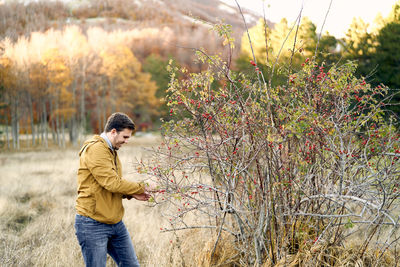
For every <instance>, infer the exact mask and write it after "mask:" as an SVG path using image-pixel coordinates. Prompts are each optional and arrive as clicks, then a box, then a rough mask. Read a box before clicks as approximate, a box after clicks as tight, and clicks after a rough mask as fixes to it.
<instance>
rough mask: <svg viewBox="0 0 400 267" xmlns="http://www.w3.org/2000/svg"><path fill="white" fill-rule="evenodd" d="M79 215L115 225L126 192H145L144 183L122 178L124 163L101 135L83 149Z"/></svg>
mask: <svg viewBox="0 0 400 267" xmlns="http://www.w3.org/2000/svg"><path fill="white" fill-rule="evenodd" d="M79 156H80V161H79V169H78V198H77V200H76V210H77V212H78V214H80V215H83V216H86V217H90V218H92V219H94V220H96V221H99V222H102V223H107V224H114V223H118V222H119V221H121V220H122V217H123V215H124V207H123V206H122V197H123V195H133V194H142V193H144V186H143V185H141V184H139V183H135V182H130V181H127V180H124V179H122V177H121V176H122V171H121V162H120V161H119V158H118V155H117V153H116V152H115V151H113V150H111V149H110V148H109V146H108V144H107V142H106V141H105V140H104V139H103V138H101V137H100V136H99V135H95V136H94V137H93V138H91V139H90V140H88V141H86V142H85V143H84V145H83V147H82V148H81V150H80V152H79Z"/></svg>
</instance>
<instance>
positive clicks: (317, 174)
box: [139, 51, 400, 265]
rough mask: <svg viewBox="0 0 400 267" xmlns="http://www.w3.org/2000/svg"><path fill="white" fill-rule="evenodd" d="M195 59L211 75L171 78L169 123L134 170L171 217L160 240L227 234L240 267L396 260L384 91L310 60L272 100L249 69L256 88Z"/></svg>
mask: <svg viewBox="0 0 400 267" xmlns="http://www.w3.org/2000/svg"><path fill="white" fill-rule="evenodd" d="M198 58H199V60H201V61H203V62H208V66H209V67H208V69H207V70H205V71H202V72H200V73H187V71H186V70H185V69H178V68H174V67H171V68H170V73H171V82H170V88H169V94H170V97H169V99H168V100H169V107H170V120H169V121H168V122H165V123H164V125H163V141H162V143H161V144H160V146H159V147H158V148H155V151H154V153H155V156H154V157H153V159H152V162H151V163H148V164H147V163H146V164H142V165H141V166H139V170H140V172H142V173H147V174H149V175H151V176H152V177H154V179H155V180H156V182H157V183H158V185H159V193H158V194H157V196H155V198H154V201H155V203H165V202H166V203H169V205H171V207H173V208H172V209H169V210H170V211H171V210H172V212H170V213H169V214H165V215H166V216H167V217H168V218H169V220H168V222H169V225H168V226H167V227H164V228H162V231H178V230H183V229H193V228H210V229H214V230H213V231H214V233H216V234H217V235H218V236H220V235H221V232H225V233H229V234H231V235H232V236H233V237H234V240H235V247H236V250H237V257H238V261H237V263H238V264H241V265H254V264H259V265H261V264H263V263H265V262H270V263H272V264H275V263H277V262H278V261H280V260H281V259H283V258H285V257H287V256H289V255H294V254H296V253H299V252H301V251H305V250H308V251H312V248H315V247H316V246H318V245H319V246H320V245H321V244H323V245H325V246H326V247H327V248H329V247H334V246H342V247H343V246H350V245H351V242H350V241H351V240H358V241H357V242H358V244H359V246H358V249H357V250H356V251H357V253H358V254H357V257H358V258H359V259H362V258H363V257H364V255H365V253H366V252H367V251H368V250H369V249H373V250H374V251H376V255H377V256H376V262H377V263H378V262H379V260H380V259H383V258H384V256H385V255H386V254H385V253H388V252H387V251H392V252H393V251H396V249H398V242H397V241H398V238H399V232H398V226H399V210H400V209H399V200H398V197H399V182H400V181H399V166H400V165H399V157H400V145H399V134H398V132H397V131H396V127H395V125H393V123H392V122H393V121H394V120H392V119H391V118H388V117H387V116H386V117H384V114H385V113H384V111H385V104H386V103H388V102H389V98H390V96H388V95H387V91H388V90H387V88H386V87H384V86H378V87H376V88H372V87H371V86H370V85H369V84H368V83H366V82H365V81H364V80H363V79H359V78H356V77H355V76H354V72H355V69H356V66H355V64H353V63H352V62H349V63H346V64H344V65H341V66H333V67H330V68H329V69H326V68H325V67H324V65H317V64H316V63H315V62H314V61H313V60H308V59H307V60H306V61H305V62H304V64H303V65H302V69H301V70H300V71H298V72H297V73H295V74H292V75H290V76H289V77H288V83H287V85H286V86H278V87H271V88H270V87H268V85H267V83H265V82H264V80H263V77H262V74H261V73H260V72H259V71H258V67H257V65H256V64H255V63H254V62H251V64H252V65H253V66H254V75H255V77H256V79H255V80H256V81H255V82H254V77H250V78H253V79H250V78H249V77H246V76H244V75H242V74H240V73H234V72H232V71H230V70H229V69H228V67H227V64H226V63H225V62H223V61H222V60H221V59H220V57H218V56H208V55H206V54H205V53H202V52H201V51H200V52H198ZM249 64H250V63H249ZM179 72H181V74H180V75H182V76H183V77H186V78H185V79H180V80H178V79H176V78H175V77H177V76H176V75H177V73H179ZM252 80H253V81H252ZM190 213H192V214H194V215H195V216H194V217H196V218H198V219H197V220H193V219H192V218H193V216H189V214H190ZM187 218H190V219H189V220H188V219H187ZM217 242H218V239H217ZM216 245H217V244H216ZM216 245H215V247H216ZM215 247H214V250H215ZM211 257H212V256H211ZM395 260H396V261H398V255H395ZM334 261H335V257H331V258H329V257H328V258H325V259H324V260H321V259H320V258H318V259H317V258H316V257H314V258H311V259H309V262H308V264H317V265H319V264H321V262H325V264H328V265H334Z"/></svg>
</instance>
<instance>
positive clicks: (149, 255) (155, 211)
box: [0, 137, 208, 266]
mask: <svg viewBox="0 0 400 267" xmlns="http://www.w3.org/2000/svg"><path fill="white" fill-rule="evenodd" d="M157 143H158V140H157V137H134V138H133V140H131V141H130V143H129V144H128V145H127V146H125V147H122V148H121V149H120V151H119V155H120V159H121V162H122V164H123V171H124V177H125V178H126V179H129V180H134V181H139V180H141V179H143V177H140V176H138V175H137V174H135V167H134V162H136V161H137V160H138V159H141V158H144V159H146V157H148V155H147V154H146V153H147V152H146V150H145V149H144V148H145V147H147V148H149V147H152V146H153V145H157ZM78 150H79V149H78V148H68V149H66V150H48V151H36V152H32V151H31V152H2V153H0V173H1V175H0V184H1V186H0V227H1V228H0V266H83V265H84V264H83V259H82V256H81V252H80V247H79V245H78V242H77V240H76V237H75V230H74V226H73V224H74V218H75V209H74V205H75V197H76V172H77V167H78V160H79V157H78ZM124 206H125V216H124V222H125V224H126V225H127V227H128V230H129V232H130V233H131V237H132V240H133V243H134V246H135V249H136V253H137V255H138V258H139V261H140V262H141V265H142V266H198V264H197V263H196V260H194V259H195V258H196V255H197V256H198V254H199V253H198V252H199V248H201V247H203V244H206V243H207V241H208V240H206V239H207V238H206V236H207V235H203V234H202V233H201V231H193V232H187V233H182V234H181V235H180V236H179V237H177V236H175V235H173V234H172V233H161V231H160V228H161V227H163V225H165V223H166V222H165V221H164V220H165V219H164V218H163V217H162V213H163V212H164V211H165V209H168V207H165V206H164V207H163V206H156V207H151V206H150V205H149V204H147V203H143V202H139V201H135V200H129V201H128V200H124ZM177 241H179V242H177ZM196 253H197V254H196ZM107 265H108V266H114V263H113V261H112V260H110V259H108V263H107Z"/></svg>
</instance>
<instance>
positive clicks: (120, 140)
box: [110, 128, 132, 150]
mask: <svg viewBox="0 0 400 267" xmlns="http://www.w3.org/2000/svg"><path fill="white" fill-rule="evenodd" d="M131 135H132V130H131V129H128V128H125V129H123V130H122V131H120V132H117V130H115V129H112V130H111V138H110V141H111V144H112V145H113V147H114V149H115V150H118V149H119V148H120V147H121V146H122V145H123V144H126V143H128V139H129V138H130V137H131Z"/></svg>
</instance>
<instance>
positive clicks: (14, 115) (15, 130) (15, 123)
mask: <svg viewBox="0 0 400 267" xmlns="http://www.w3.org/2000/svg"><path fill="white" fill-rule="evenodd" d="M11 132H12V139H13V148H14V149H19V148H20V145H19V119H18V98H14V99H12V103H11Z"/></svg>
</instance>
